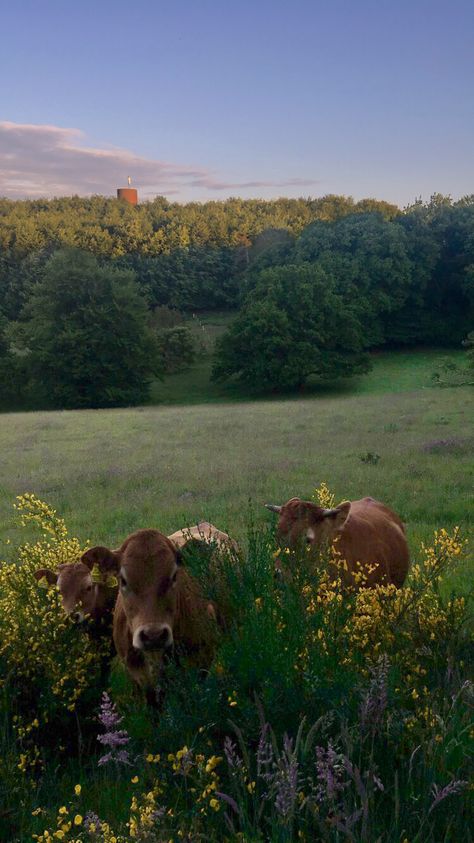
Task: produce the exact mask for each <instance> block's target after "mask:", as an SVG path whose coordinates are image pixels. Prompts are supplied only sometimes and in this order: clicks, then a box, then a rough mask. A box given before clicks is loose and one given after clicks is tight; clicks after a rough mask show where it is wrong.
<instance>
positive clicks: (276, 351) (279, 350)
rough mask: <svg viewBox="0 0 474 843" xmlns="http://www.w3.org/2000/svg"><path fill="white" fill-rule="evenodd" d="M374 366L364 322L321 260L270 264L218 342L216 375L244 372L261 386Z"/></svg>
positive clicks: (295, 383)
mask: <svg viewBox="0 0 474 843" xmlns="http://www.w3.org/2000/svg"><path fill="white" fill-rule="evenodd" d="M368 368H369V365H368V358H367V355H366V354H365V353H364V334H363V328H362V325H361V322H360V320H359V318H358V316H357V312H356V310H355V309H354V308H353V307H352V305H351V303H350V300H348V299H347V298H345V297H344V296H343V295H342V294H341V293H340V292H338V290H337V285H336V282H335V279H334V278H333V277H332V276H331V275H330V274H329V273H327V272H326V271H325V270H324V269H322V268H321V267H320V266H318V265H315V264H307V263H306V264H305V263H303V264H299V265H292V266H285V267H278V268H273V269H266V270H264V271H262V272H261V273H260V275H259V277H258V280H257V282H256V284H255V286H254V287H253V289H252V290H251V291H250V293H249V294H248V296H247V297H246V299H245V300H244V302H243V306H242V309H241V311H240V312H239V314H238V316H237V317H236V319H235V320H234V322H233V323H232V325H231V327H230V328H229V330H228V331H227V332H226V333H225V334H224V335H223V336H222V337H221V338H220V340H219V341H218V343H217V348H216V357H215V364H214V369H213V378H214V379H215V380H226V379H228V378H231V377H236V378H237V379H238V380H239V381H241V382H243V383H245V384H246V386H247V387H250V388H253V389H256V390H266V389H270V390H272V389H291V388H295V387H301V386H302V385H303V384H304V383H305V382H306V381H307V379H308V378H309V377H310V376H314V377H315V378H317V379H318V380H320V381H332V380H335V379H337V378H345V377H350V376H352V375H354V374H356V373H358V372H364V371H367V369H368Z"/></svg>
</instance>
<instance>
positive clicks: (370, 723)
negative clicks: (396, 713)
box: [360, 655, 390, 732]
mask: <svg viewBox="0 0 474 843" xmlns="http://www.w3.org/2000/svg"><path fill="white" fill-rule="evenodd" d="M389 667H390V663H389V660H388V656H386V655H383V656H380V658H379V660H378V662H377V664H376V665H375V666H374V667H372V668H371V674H372V678H371V681H370V685H369V689H368V691H367V694H366V696H365V698H364V700H363V702H362V705H361V710H360V723H361V726H362V728H363V729H367V728H368V727H370V729H371V730H372V731H373V732H375V731H376V730H377V729H378V728H379V727H380V726H381V725H382V721H383V716H384V713H385V709H386V708H387V684H388V670H389Z"/></svg>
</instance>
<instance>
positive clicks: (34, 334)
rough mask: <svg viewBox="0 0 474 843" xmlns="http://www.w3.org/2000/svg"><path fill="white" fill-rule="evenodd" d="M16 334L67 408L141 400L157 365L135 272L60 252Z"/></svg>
mask: <svg viewBox="0 0 474 843" xmlns="http://www.w3.org/2000/svg"><path fill="white" fill-rule="evenodd" d="M22 317H23V321H22V323H21V324H19V325H17V336H18V340H19V341H20V339H21V342H22V344H23V346H24V348H25V350H27V351H28V357H27V360H28V369H29V373H30V377H31V378H32V380H33V382H34V383H35V384H38V385H40V386H41V387H42V389H43V391H44V393H45V394H46V395H47V396H48V397H49V399H50V400H51V401H52V402H53V403H54V404H55V405H56V406H60V407H108V406H114V405H123V404H137V403H139V402H141V401H144V400H145V399H146V397H147V395H148V386H149V382H150V380H151V378H152V376H153V375H154V374H156V373H157V368H158V364H157V361H158V359H159V358H158V354H157V348H156V341H155V338H154V335H153V333H152V331H151V329H150V327H149V324H148V319H149V315H148V309H147V303H146V301H145V299H144V297H143V295H142V293H141V292H140V289H139V287H138V285H137V283H136V281H135V278H134V275H133V273H131V272H129V271H125V270H118V269H115V268H113V267H111V266H100V265H99V264H98V262H97V260H96V259H95V258H94V257H93V256H92V255H89V254H86V253H84V252H79V251H74V250H72V251H64V250H62V251H59V252H57V253H55V254H54V255H53V256H52V257H51V259H50V260H49V261H48V263H47V265H46V267H45V270H44V274H43V278H42V280H41V281H39V282H38V283H37V284H36V286H35V287H34V289H33V292H32V294H31V297H30V299H29V302H28V304H27V305H26V307H25V308H24V311H23V314H22Z"/></svg>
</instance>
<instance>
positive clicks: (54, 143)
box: [0, 121, 317, 199]
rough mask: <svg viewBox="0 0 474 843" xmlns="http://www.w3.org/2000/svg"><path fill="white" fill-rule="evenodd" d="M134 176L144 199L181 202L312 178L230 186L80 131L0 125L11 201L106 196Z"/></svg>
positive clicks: (2, 168)
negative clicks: (97, 143)
mask: <svg viewBox="0 0 474 843" xmlns="http://www.w3.org/2000/svg"><path fill="white" fill-rule="evenodd" d="M129 174H130V175H131V176H133V182H134V184H135V185H136V186H137V187H139V189H140V193H141V194H142V195H143V196H152V195H156V194H164V195H168V196H176V197H178V198H179V197H180V196H182V195H183V193H186V194H187V193H188V192H189V190H191V191H192V192H194V191H195V190H196V191H197V192H199V191H201V192H202V191H203V190H204V191H229V190H232V191H235V190H237V191H238V190H248V189H255V188H284V187H295V186H298V187H304V186H307V185H314V184H317V182H316V181H315V180H314V179H301V178H296V179H286V180H282V181H275V182H272V181H246V182H230V181H222V180H220V179H219V178H217V177H216V176H215V175H214V174H213V173H212V172H211V171H210V170H206V169H205V168H203V167H194V166H184V165H179V164H173V163H169V162H167V161H156V160H153V159H149V158H144V157H142V156H140V155H136V154H135V153H133V152H130V151H129V150H127V149H121V148H118V147H110V148H107V149H101V148H98V147H94V146H88V145H87V144H86V138H85V135H84V133H83V132H82V131H80V130H79V129H68V128H61V127H59V126H48V125H32V124H27V123H25V124H21V123H11V122H7V121H3V122H1V121H0V195H3V196H7V197H9V198H11V199H20V198H27V197H28V198H37V197H43V196H70V195H72V194H80V195H88V194H94V193H97V194H106V195H107V194H110V193H114V192H115V187H117V186H120V185H122V184H124V183H125V182H126V177H127V176H128V175H129Z"/></svg>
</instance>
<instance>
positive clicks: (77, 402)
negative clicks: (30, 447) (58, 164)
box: [0, 195, 474, 406]
mask: <svg viewBox="0 0 474 843" xmlns="http://www.w3.org/2000/svg"><path fill="white" fill-rule="evenodd" d="M0 243H1V251H0V378H2V372H3V373H4V374H3V382H4V389H5V373H7V375H10V382H11V381H12V377H11V373H14V374H15V378H14V379H15V382H16V383H17V384H18V383H19V382H23V381H26V382H27V381H29V382H30V383H35V384H39V385H40V386H41V388H42V390H43V393H44V394H47V395H49V396H50V397H52V399H53V401H54V402H55V403H56V404H57V405H59V406H100V405H109V406H112V405H114V404H119V403H136V402H137V401H142V400H145V399H146V393H147V388H148V383H149V381H150V380H151V379H152V378H153V377H156V376H157V374H158V375H159V374H160V372H161V373H166V372H167V371H172V370H173V368H175V369H176V367H179V365H180V360H182V361H187V363H188V364H189V363H190V362H191V361H192V359H193V351H192V348H191V344H190V338H189V336H187V335H186V330H185V328H184V327H183V326H181V327H178V328H177V329H171V333H170V334H168V335H164V334H163V332H161V335H160V336H159V337H158V336H157V335H156V332H155V331H154V330H153V327H154V319H153V317H152V312H153V313H155V314H156V313H157V310H158V309H160V308H161V309H162V308H168V309H171V310H173V311H175V312H178V311H179V312H184V313H186V312H188V313H189V312H196V311H199V310H213V309H230V310H235V311H238V313H237V315H236V318H235V320H234V322H233V323H232V325H231V327H230V329H229V330H228V331H227V332H226V334H225V335H224V336H223V337H222V338H221V339H220V341H219V343H218V346H217V349H216V356H215V363H214V369H213V377H214V378H215V379H217V380H222V381H227V380H229V379H235V378H237V379H238V380H241V381H242V382H243V383H244V384H245V385H246V386H247V387H248V388H252V389H258V390H261V389H280V388H294V387H299V386H302V385H303V384H304V383H305V381H306V380H307V379H308V378H310V377H315V378H316V379H318V380H320V381H328V380H334V379H335V378H340V377H348V376H351V375H353V374H356V373H358V372H363V371H365V370H366V369H367V367H368V365H369V359H368V354H367V352H368V350H369V349H371V348H374V347H382V346H390V345H392V346H393V345H405V346H411V345H419V344H436V345H454V346H456V345H457V346H459V345H460V344H461V342H462V341H463V340H464V339H465V337H466V336H467V334H468V333H469V331H471V330H472V328H473V323H474V196H467V197H465V198H464V199H462V200H460V201H458V202H452V200H451V199H450V198H449V197H443V196H441V195H435V196H433V197H432V198H431V200H430V201H429V202H428V203H425V204H424V203H422V202H416V203H415V204H413V205H412V206H410V207H408V208H406V209H405V210H404V211H403V212H401V211H400V210H399V209H398V208H396V207H395V206H393V205H389V204H388V203H385V202H377V201H376V200H363V201H362V202H358V203H354V201H353V200H352V199H351V198H347V197H338V196H327V197H323V198H321V199H314V200H313V199H297V200H290V199H280V200H277V201H274V202H264V201H260V200H239V199H231V200H228V201H227V202H210V203H206V204H202V205H201V204H197V203H191V204H188V205H178V204H175V203H173V204H172V203H168V202H166V200H164V199H161V198H160V199H157V200H155V201H154V202H150V203H146V204H144V205H142V206H139V207H138V208H133V207H130V206H128V205H126V204H124V203H121V202H118V201H116V200H112V199H105V198H102V197H94V198H92V199H79V198H78V197H73V198H70V199H58V200H51V201H46V200H45V201H34V202H10V201H7V200H3V201H0ZM127 314H128V315H127ZM155 321H156V320H155ZM45 325H48V326H49V328H48V331H49V333H47V332H46V333H45V331H46V328H45ZM173 331H174V332H173ZM140 337H141V339H139V338H140ZM133 349H135V350H134V351H133ZM134 355H138V356H137V357H136V361H135V357H134ZM111 358H113V360H112V359H111ZM92 361H95V362H94V363H93V362H92ZM134 361H135V362H134ZM60 371H62V373H63V374H62V376H61V377H62V378H63V380H62V385H61V386H60V387H58V383H59V381H60V377H59V372H60ZM112 371H113V372H114V373H115V374H114V375H113V377H112ZM95 373H97V378H96V381H94V378H95V377H96V374H95ZM99 374H100V377H99ZM114 378H115V380H114ZM91 384H92V385H93V388H92V387H91ZM10 386H11V383H10ZM35 389H36V387H35Z"/></svg>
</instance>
